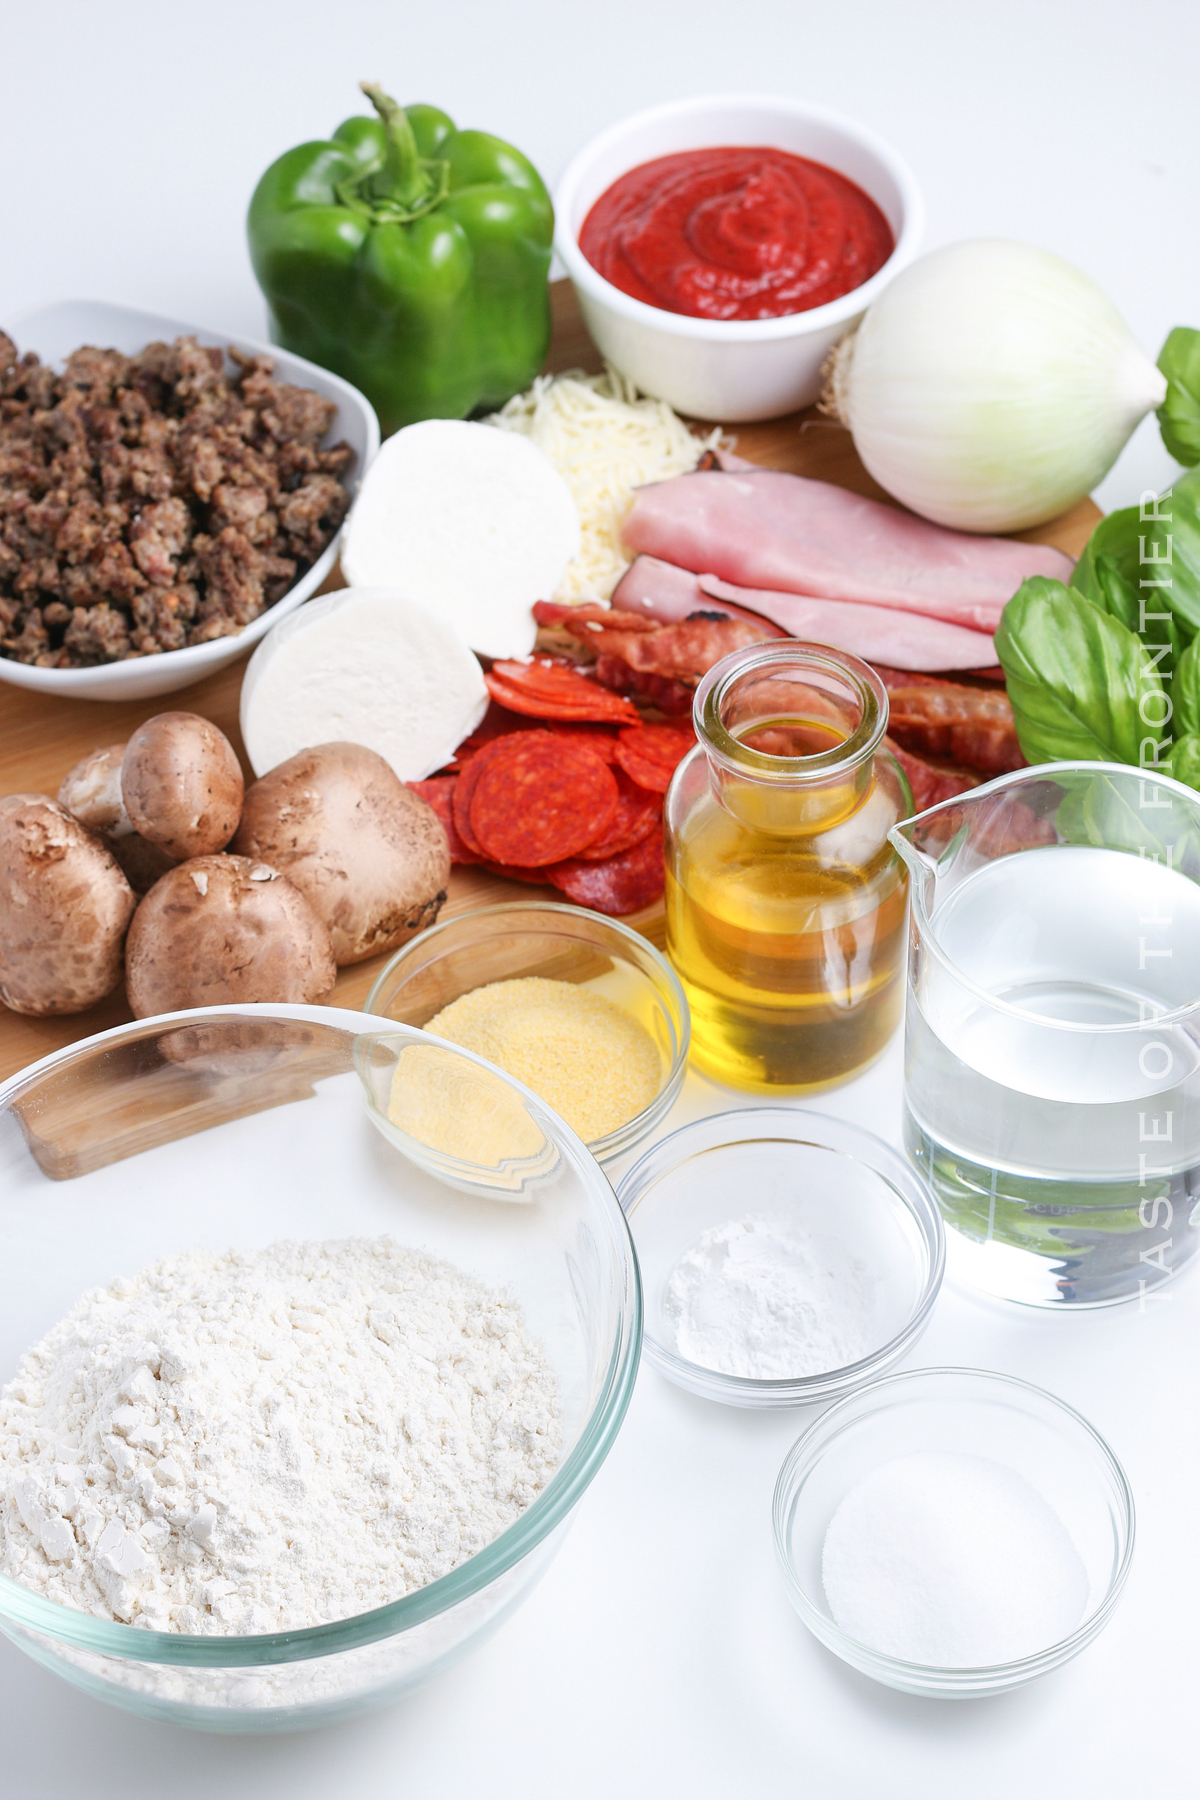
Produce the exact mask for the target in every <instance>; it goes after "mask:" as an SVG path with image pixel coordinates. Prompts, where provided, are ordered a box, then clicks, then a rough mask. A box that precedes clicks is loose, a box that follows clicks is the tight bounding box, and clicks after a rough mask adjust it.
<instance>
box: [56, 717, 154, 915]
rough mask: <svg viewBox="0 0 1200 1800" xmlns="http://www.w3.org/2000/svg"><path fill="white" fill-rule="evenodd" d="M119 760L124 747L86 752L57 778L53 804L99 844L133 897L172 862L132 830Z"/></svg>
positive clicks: (106, 747) (118, 745)
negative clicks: (108, 852) (99, 839)
mask: <svg viewBox="0 0 1200 1800" xmlns="http://www.w3.org/2000/svg"><path fill="white" fill-rule="evenodd" d="M124 755H125V746H124V744H108V745H106V746H105V747H104V748H103V749H102V750H89V752H88V754H87V755H86V756H84V757H81V758H80V760H79V761H78V762H77V763H76V764H75V766H74V768H73V769H71V770H69V771H68V773H67V775H66V776H65V777H64V778H63V784H62V786H61V787H60V788H59V790H58V804H59V805H60V806H65V807H66V809H67V811H68V812H69V813H74V815H75V817H76V818H77V819H78V820H79V822H80V824H81V825H86V826H87V828H88V830H89V831H94V832H95V833H96V834H97V836H98V837H102V838H103V839H104V842H105V843H106V845H107V846H108V848H109V849H110V850H111V851H112V853H113V855H114V856H115V857H116V859H117V861H118V862H119V863H120V865H121V868H122V870H123V871H124V874H125V879H126V880H127V881H128V883H129V885H130V887H131V888H132V889H133V891H134V893H135V894H144V893H146V891H147V890H148V889H149V888H152V887H153V886H154V883H155V882H156V881H157V880H158V878H159V876H160V875H165V874H166V872H167V870H168V869H169V868H170V867H171V864H172V863H173V862H174V860H175V859H174V858H173V857H171V856H168V855H167V853H166V851H165V850H160V849H159V847H158V845H157V844H152V843H151V842H150V841H149V839H148V838H144V837H142V835H141V833H140V832H137V831H135V830H134V828H133V823H132V821H131V820H130V817H129V814H128V813H127V812H126V811H125V802H124V800H123V799H122V797H121V762H122V759H123V757H124Z"/></svg>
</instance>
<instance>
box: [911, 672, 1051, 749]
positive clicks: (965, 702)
mask: <svg viewBox="0 0 1200 1800" xmlns="http://www.w3.org/2000/svg"><path fill="white" fill-rule="evenodd" d="M882 673H883V675H884V685H885V686H886V688H887V690H888V710H889V716H888V730H889V731H890V732H891V734H892V736H893V737H894V738H895V739H896V741H897V743H900V744H903V745H904V747H905V749H906V750H915V751H917V752H919V753H920V754H923V755H925V756H935V757H939V758H944V759H945V760H946V761H948V762H954V763H959V764H961V765H962V766H963V767H964V768H967V769H976V770H978V771H979V773H980V774H982V775H1007V774H1008V772H1009V770H1010V769H1023V768H1024V767H1025V766H1026V764H1025V758H1024V756H1022V754H1021V746H1020V744H1019V743H1018V742H1017V729H1016V725H1015V723H1014V721H1013V710H1012V703H1011V702H1010V700H1009V698H1008V695H1007V694H1006V693H1005V692H1004V689H1003V688H977V687H964V686H963V685H962V684H961V683H960V682H957V681H938V680H937V679H936V677H934V676H930V675H927V676H924V677H923V678H922V679H921V680H920V681H919V682H913V681H912V679H911V677H909V676H906V675H905V674H904V673H903V672H900V671H897V670H891V669H889V670H886V671H883V672H882ZM889 677H890V679H889Z"/></svg>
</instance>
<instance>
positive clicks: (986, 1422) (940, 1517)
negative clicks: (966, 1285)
mask: <svg viewBox="0 0 1200 1800" xmlns="http://www.w3.org/2000/svg"><path fill="white" fill-rule="evenodd" d="M772 1512H773V1519H774V1528H775V1552H776V1555H777V1557H778V1560H779V1565H780V1568H781V1569H782V1571H783V1577H784V1581H785V1583H786V1586H787V1591H788V1595H789V1598H790V1599H791V1602H792V1604H793V1606H794V1607H795V1608H796V1611H797V1612H798V1613H799V1614H800V1617H801V1618H802V1619H803V1621H804V1623H805V1624H806V1625H807V1626H808V1629H809V1630H810V1631H811V1632H812V1633H813V1635H814V1637H816V1638H818V1639H819V1640H820V1641H821V1643H823V1644H825V1645H826V1646H827V1647H828V1648H829V1649H830V1650H832V1651H833V1652H834V1654H835V1655H836V1656H840V1657H841V1658H842V1660H843V1661H844V1662H848V1663H849V1664H850V1665H851V1666H852V1667H853V1668H855V1669H858V1670H859V1671H861V1673H862V1674H864V1675H869V1676H871V1677H872V1678H873V1679H874V1680H875V1681H879V1682H882V1683H883V1684H884V1685H885V1686H887V1687H893V1688H899V1689H900V1690H901V1691H902V1692H903V1693H907V1694H924V1695H927V1696H929V1697H931V1698H934V1699H978V1698H981V1697H983V1696H985V1695H988V1694H1000V1693H1004V1692H1006V1691H1007V1690H1008V1689H1009V1688H1015V1687H1021V1686H1023V1685H1024V1684H1025V1683H1026V1682H1029V1681H1033V1680H1035V1679H1036V1678H1037V1677H1038V1676H1039V1675H1045V1674H1047V1673H1049V1671H1050V1670H1051V1669H1057V1668H1059V1667H1060V1666H1061V1665H1062V1664H1063V1663H1065V1662H1069V1661H1070V1660H1071V1658H1072V1657H1074V1656H1077V1655H1078V1654H1079V1652H1080V1651H1081V1650H1082V1649H1084V1648H1085V1647H1086V1646H1087V1645H1088V1644H1090V1643H1091V1642H1092V1640H1093V1638H1095V1637H1096V1636H1097V1635H1098V1634H1099V1633H1100V1632H1101V1631H1102V1630H1103V1629H1104V1627H1105V1625H1106V1624H1107V1623H1108V1621H1109V1619H1110V1617H1111V1616H1112V1613H1113V1610H1114V1608H1115V1607H1116V1604H1117V1601H1118V1600H1119V1598H1120V1595H1121V1590H1122V1588H1123V1587H1124V1585H1125V1578H1126V1576H1127V1575H1128V1573H1129V1565H1130V1562H1131V1559H1132V1556H1133V1540H1134V1509H1133V1496H1132V1494H1131V1493H1130V1490H1129V1483H1128V1481H1127V1479H1126V1477H1125V1473H1124V1470H1123V1469H1122V1468H1121V1465H1120V1463H1119V1462H1118V1461H1117V1459H1116V1457H1115V1456H1114V1455H1113V1452H1112V1451H1111V1450H1110V1449H1109V1447H1108V1445H1107V1444H1106V1443H1105V1442H1104V1439H1103V1438H1102V1437H1101V1436H1100V1434H1099V1432H1097V1431H1096V1430H1095V1428H1094V1427H1093V1426H1091V1425H1090V1424H1089V1423H1088V1421H1087V1420H1086V1419H1085V1418H1083V1417H1082V1416H1081V1415H1080V1414H1079V1413H1077V1412H1076V1411H1075V1410H1074V1409H1073V1408H1072V1407H1070V1406H1068V1405H1066V1403H1065V1402H1064V1401H1062V1400H1059V1399H1056V1398H1055V1396H1054V1395H1053V1394H1048V1393H1046V1392H1045V1391H1044V1390H1043V1389H1042V1388H1038V1387H1034V1386H1032V1385H1031V1384H1030V1383H1029V1382H1027V1381H1021V1380H1018V1379H1017V1378H1016V1377H1015V1376H1012V1375H1001V1374H997V1373H994V1372H992V1371H990V1370H984V1369H915V1370H912V1371H908V1372H905V1373H902V1374H897V1375H889V1376H887V1377H885V1378H884V1379H883V1380H881V1381H876V1382H872V1383H871V1385H870V1386H869V1387H866V1388H863V1389H862V1390H861V1391H860V1392H858V1393H856V1394H851V1395H850V1396H848V1397H847V1398H846V1399H845V1400H842V1401H841V1402H839V1403H838V1404H837V1405H836V1406H831V1407H830V1408H829V1409H828V1411H827V1412H824V1413H822V1414H821V1416H820V1418H819V1419H817V1421H816V1423H815V1424H813V1425H811V1426H810V1427H809V1429H808V1430H807V1431H806V1432H805V1433H804V1434H803V1436H802V1437H800V1438H799V1439H798V1440H797V1442H796V1443H795V1444H794V1445H793V1447H792V1449H791V1451H790V1452H789V1454H788V1456H787V1458H786V1460H785V1462H784V1465H783V1468H782V1469H781V1470H780V1472H779V1480H778V1482H777V1484H776V1487H775V1498H774V1504H773V1508H772Z"/></svg>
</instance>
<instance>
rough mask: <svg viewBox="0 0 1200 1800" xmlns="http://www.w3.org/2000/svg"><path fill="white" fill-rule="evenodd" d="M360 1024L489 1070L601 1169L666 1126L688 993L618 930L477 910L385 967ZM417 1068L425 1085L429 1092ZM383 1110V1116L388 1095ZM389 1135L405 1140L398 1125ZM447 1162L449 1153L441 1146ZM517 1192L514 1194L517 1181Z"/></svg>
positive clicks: (552, 907)
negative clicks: (419, 1033)
mask: <svg viewBox="0 0 1200 1800" xmlns="http://www.w3.org/2000/svg"><path fill="white" fill-rule="evenodd" d="M366 1011H367V1012H368V1013H372V1014H374V1015H376V1016H377V1017H380V1018H386V1019H395V1020H396V1021H397V1022H398V1023H401V1024H404V1025H415V1026H418V1027H420V1029H421V1030H423V1031H425V1032H427V1033H429V1035H430V1036H431V1037H433V1038H442V1039H444V1040H446V1041H447V1042H448V1043H451V1044H456V1045H458V1046H459V1047H460V1048H462V1049H464V1050H469V1051H473V1052H474V1053H475V1054H476V1055H477V1056H482V1057H484V1058H486V1060H487V1061H488V1062H490V1063H494V1064H495V1065H496V1067H498V1068H500V1069H503V1070H504V1071H505V1073H506V1074H508V1075H510V1076H513V1077H514V1078H515V1079H516V1080H517V1081H520V1082H523V1083H524V1085H525V1086H526V1087H528V1088H530V1089H532V1091H533V1092H534V1093H535V1094H536V1095H537V1096H538V1097H539V1099H541V1100H542V1101H544V1102H545V1104H546V1105H547V1106H550V1107H551V1108H552V1109H553V1110H554V1111H555V1112H556V1113H558V1115H559V1116H560V1118H562V1119H564V1120H565V1121H566V1123H567V1124H568V1125H570V1126H571V1128H572V1130H573V1131H575V1132H576V1134H577V1135H578V1136H579V1137H581V1138H582V1139H583V1141H584V1143H585V1144H586V1145H587V1147H588V1149H589V1150H590V1151H591V1153H592V1155H593V1156H594V1157H595V1158H596V1159H597V1161H598V1162H601V1163H607V1162H612V1161H613V1160H615V1159H616V1158H617V1157H620V1156H624V1155H625V1154H626V1152H627V1151H629V1150H631V1149H632V1148H633V1147H634V1146H635V1145H636V1144H638V1143H640V1142H641V1141H642V1139H643V1138H645V1137H646V1136H647V1135H648V1134H649V1133H650V1132H652V1131H653V1130H654V1129H655V1127H656V1126H658V1125H660V1124H661V1123H662V1121H663V1119H664V1118H665V1117H666V1115H667V1113H668V1112H669V1111H670V1108H671V1106H672V1104H673V1103H674V1101H675V1099H676V1096H677V1095H678V1093H679V1090H680V1087H681V1086H682V1084H683V1077H684V1072H685V1070H686V1067H687V1056H688V1044H689V1041H690V1037H691V1020H690V1017H689V1013H688V1003H687V1000H686V998H685V996H684V992H683V989H682V988H681V987H680V985H679V981H678V979H677V977H676V975H675V972H674V970H673V969H672V968H671V966H670V964H669V963H668V962H667V960H666V958H665V957H663V956H661V955H660V954H659V952H658V951H657V950H656V949H655V948H654V946H653V944H651V943H649V942H648V941H647V939H645V938H644V937H642V936H641V935H640V934H639V933H638V932H636V931H632V930H631V929H630V928H629V926H627V925H622V924H620V923H619V922H618V921H617V920H616V919H609V918H605V917H604V916H603V914H601V913H594V912H588V911H587V910H585V909H584V908H582V907H578V906H564V905H561V904H558V903H556V902H553V901H523V902H515V903H513V904H512V905H504V906H482V907H478V908H476V909H475V910H474V911H472V912H466V913H460V914H458V915H457V916H456V917H455V918H451V919H445V920H442V921H441V922H440V923H438V924H437V925H432V926H430V928H429V930H428V931H423V932H421V933H420V935H419V936H418V937H415V938H413V939H412V940H411V941H410V942H409V943H407V944H405V945H404V947H403V949H401V950H399V951H397V953H396V955H395V956H393V957H392V959H391V961H390V962H389V963H388V964H387V966H386V968H385V969H384V970H383V973H382V974H381V975H380V977H379V979H378V981H377V982H376V983H375V986H374V987H373V988H372V989H371V992H370V995H369V996H368V999H367V1004H366ZM425 1055H426V1060H427V1061H429V1062H430V1064H431V1066H430V1069H429V1070H428V1071H425V1070H423V1071H422V1078H423V1080H428V1081H433V1080H435V1079H436V1071H435V1070H434V1069H433V1067H432V1060H433V1059H432V1056H431V1054H430V1052H428V1051H427V1052H426V1053H425ZM406 1091H408V1092H409V1093H411V1092H412V1089H411V1087H409V1088H408V1089H407V1090H406ZM380 1104H381V1110H382V1111H383V1112H384V1113H385V1114H386V1113H387V1112H388V1110H389V1105H388V1099H387V1096H386V1095H383V1094H382V1093H381V1095H380ZM391 1110H392V1111H394V1110H395V1109H394V1108H393V1109H391ZM390 1122H391V1124H392V1126H393V1127H394V1128H395V1129H398V1130H401V1131H404V1130H408V1129H409V1127H408V1124H407V1122H406V1121H405V1120H404V1119H401V1118H399V1117H395V1118H392V1119H391V1121H390ZM512 1148H513V1149H514V1151H518V1150H519V1149H521V1148H522V1147H521V1146H517V1145H515V1143H514V1145H513V1146H512ZM526 1148H528V1149H529V1151H530V1154H531V1155H532V1154H534V1152H533V1147H532V1146H529V1147H526ZM446 1153H447V1155H448V1156H449V1157H453V1155H454V1153H455V1147H454V1145H453V1143H452V1142H450V1141H449V1140H448V1141H447V1144H446ZM470 1160H471V1161H472V1162H475V1161H476V1160H477V1159H476V1158H475V1157H474V1156H472V1157H471V1158H470ZM510 1160H512V1161H513V1162H514V1164H516V1163H519V1161H520V1157H519V1155H517V1156H514V1157H513V1158H512V1159H510ZM530 1170H531V1171H532V1163H531V1164H530ZM513 1179H514V1180H515V1181H516V1182H517V1184H518V1185H519V1184H520V1172H519V1170H518V1171H517V1172H516V1174H515V1175H514V1176H513Z"/></svg>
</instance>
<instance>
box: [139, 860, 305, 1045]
mask: <svg viewBox="0 0 1200 1800" xmlns="http://www.w3.org/2000/svg"><path fill="white" fill-rule="evenodd" d="M125 961H126V968H125V986H126V991H127V993H128V995H129V1004H130V1006H131V1008H132V1009H133V1012H134V1015H135V1017H137V1018H139V1019H145V1018H148V1017H149V1016H150V1015H151V1014H152V1013H162V1012H179V1011H182V1010H183V1009H184V1008H186V1007H193V1006H221V1005H225V1004H236V1003H240V1002H254V1001H268V1002H270V1001H302V1002H311V1001H314V1000H321V999H323V998H324V996H325V995H326V994H327V993H328V992H329V991H330V989H331V988H332V986H333V984H334V980H335V979H336V976H337V966H336V964H335V963H334V960H333V951H332V949H331V947H330V943H329V933H328V931H327V930H326V928H325V926H324V924H323V923H322V921H321V920H320V919H319V918H318V917H317V915H316V913H315V912H314V911H313V909H312V907H311V906H310V905H309V903H308V901H307V900H306V899H305V898H304V895H303V894H302V893H301V892H300V890H299V888H297V887H294V886H293V884H292V883H291V882H290V881H288V880H287V878H286V877H285V876H283V875H281V874H280V873H279V871H278V870H277V869H273V868H270V867H269V866H268V865H267V864H266V863H264V862H261V861H259V860H257V859H256V858H253V857H248V856H196V857H191V858H189V859H188V861H186V862H181V863H177V864H176V865H175V867H174V868H173V869H170V870H168V872H167V873H166V874H165V875H164V876H163V877H162V879H161V880H160V881H156V882H155V884H154V886H153V887H152V888H151V889H150V892H149V893H148V894H147V895H146V897H145V899H144V900H143V901H142V902H141V904H140V906H139V907H138V909H137V911H136V913H135V914H134V915H133V923H132V925H131V926H130V928H129V940H128V944H127V946H126V953H125Z"/></svg>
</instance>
